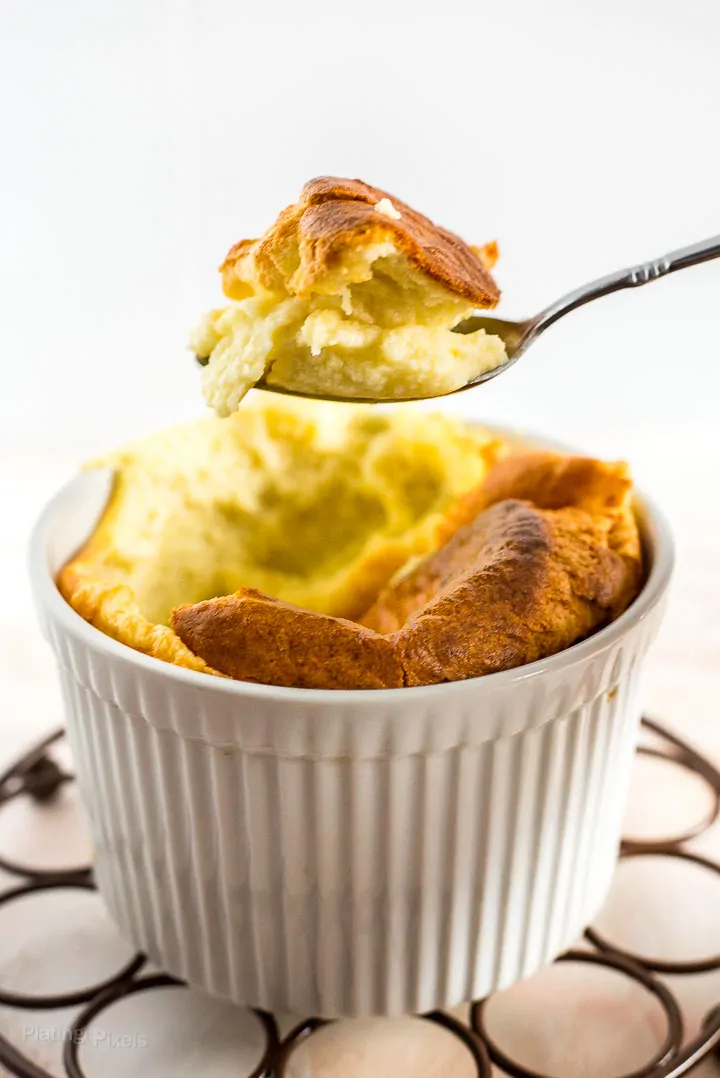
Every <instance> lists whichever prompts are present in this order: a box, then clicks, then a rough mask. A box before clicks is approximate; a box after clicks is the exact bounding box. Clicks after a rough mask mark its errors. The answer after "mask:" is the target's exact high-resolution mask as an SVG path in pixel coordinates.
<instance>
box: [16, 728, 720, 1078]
mask: <svg viewBox="0 0 720 1078" xmlns="http://www.w3.org/2000/svg"><path fill="white" fill-rule="evenodd" d="M643 728H644V729H645V730H646V731H649V732H651V733H652V734H654V735H655V736H656V737H657V738H658V739H659V744H658V745H657V746H656V745H653V746H650V745H641V746H640V747H639V749H638V753H639V754H640V755H644V756H650V757H655V758H660V759H663V760H666V761H669V762H671V763H673V764H675V765H676V766H678V767H681V768H685V769H686V770H688V771H690V772H692V773H693V774H695V775H697V776H698V777H700V778H701V779H702V780H703V781H704V782H705V783H706V784H707V786H708V787H709V788H710V791H711V793H712V804H711V809H710V811H709V812H708V813H707V814H706V815H705V817H704V818H703V819H702V820H701V821H700V822H699V823H697V824H695V825H694V826H693V827H691V828H688V829H687V830H686V831H685V832H684V833H682V834H678V835H673V836H667V837H664V838H659V839H652V840H648V841H645V840H638V839H634V838H625V839H623V842H622V846H621V851H620V857H621V859H627V858H637V857H652V856H659V855H661V856H664V857H671V858H676V859H680V860H683V861H689V862H692V863H693V864H694V865H697V866H699V867H701V868H703V869H705V870H707V871H709V872H713V873H716V874H720V863H718V862H716V861H712V860H710V859H709V858H707V857H701V856H700V855H699V854H696V853H693V852H691V851H689V850H687V849H685V843H687V842H688V841H689V840H690V839H692V838H697V837H698V835H701V834H703V833H704V832H705V831H707V830H708V829H709V828H710V827H711V826H712V825H713V824H714V823H715V821H716V820H717V819H718V818H720V771H719V770H718V769H717V768H716V767H715V766H714V765H713V764H712V763H711V762H710V761H709V760H707V759H706V758H705V757H703V756H702V755H700V753H698V752H697V751H696V750H695V749H693V748H692V747H691V746H690V745H688V744H686V743H685V742H684V741H683V740H682V739H681V738H679V737H678V736H677V735H676V734H673V733H671V732H670V731H669V730H667V729H666V728H665V727H664V726H661V725H660V724H659V723H657V722H655V721H653V720H651V719H648V718H645V719H643ZM63 736H64V731H63V730H56V731H55V732H54V733H52V734H50V735H49V736H48V737H46V738H44V739H43V740H42V741H40V742H39V743H38V744H37V745H36V746H35V747H34V748H32V749H31V750H30V751H29V752H27V753H26V754H25V755H24V756H22V757H21V758H20V759H19V760H17V761H16V762H15V763H14V764H13V765H12V766H11V767H9V768H8V769H7V770H6V771H4V772H3V773H2V774H0V808H2V806H3V805H5V804H7V803H8V802H9V801H12V800H13V799H14V798H17V797H22V796H27V797H30V798H31V799H33V800H34V801H36V802H38V803H44V802H52V801H53V799H55V798H56V796H57V794H58V791H59V790H60V788H61V787H62V786H63V785H64V784H65V783H68V782H72V781H73V779H74V776H73V775H72V774H71V773H69V772H67V771H65V770H63V768H62V767H61V766H60V765H59V764H58V763H57V761H56V760H55V759H54V758H53V756H52V749H53V746H54V745H55V744H56V743H57V742H58V741H59V740H60V739H61V738H62V737H63ZM0 868H1V869H3V870H4V871H5V872H6V873H9V874H10V875H11V876H15V877H17V878H18V880H19V881H20V882H19V883H18V884H17V885H15V886H12V887H10V888H9V889H8V890H6V891H4V892H2V893H0V907H3V906H6V905H7V904H8V903H10V902H12V901H14V900H15V899H19V898H23V897H25V896H27V895H32V894H35V893H37V892H39V891H48V890H53V889H59V888H62V889H67V888H76V889H80V890H85V891H94V890H95V883H94V881H93V873H92V867H91V866H90V865H80V866H78V867H76V868H72V869H65V870H63V871H58V870H52V869H40V868H34V867H32V866H28V865H25V864H19V863H17V862H15V861H11V860H9V859H7V858H5V857H2V856H0ZM585 938H586V940H587V941H588V942H589V943H590V944H592V946H593V947H594V950H588V951H584V950H582V951H581V950H576V951H568V952H567V953H566V954H563V955H561V956H560V957H559V958H558V959H557V961H558V962H561V963H569V962H572V963H584V964H586V965H587V964H589V965H593V966H601V967H604V968H606V969H610V970H613V971H615V972H617V973H619V974H621V975H623V976H625V977H627V978H629V979H630V980H631V981H634V982H636V983H637V984H639V985H640V986H641V987H642V988H644V989H645V990H646V991H647V992H649V993H650V994H651V995H652V996H653V997H654V998H655V999H656V1001H657V1002H658V1003H659V1004H660V1006H661V1007H662V1010H663V1012H664V1015H665V1022H666V1034H665V1039H664V1041H663V1043H662V1044H661V1045H660V1047H659V1048H658V1050H657V1051H656V1053H655V1055H654V1056H653V1057H652V1059H649V1060H648V1061H647V1062H646V1063H645V1065H644V1066H643V1067H641V1068H640V1069H637V1070H634V1071H632V1072H631V1073H628V1074H625V1075H622V1076H619V1078H680V1076H681V1075H684V1074H687V1073H689V1072H690V1071H692V1070H693V1069H694V1068H695V1067H696V1065H697V1064H698V1063H700V1062H701V1061H702V1060H703V1059H705V1058H706V1057H707V1056H709V1055H710V1054H711V1053H713V1052H714V1053H715V1055H716V1057H717V1059H718V1060H720V1006H718V1007H715V1008H713V1010H711V1012H710V1013H709V1014H708V1015H707V1017H706V1019H705V1022H704V1024H703V1028H702V1030H701V1032H700V1033H699V1034H698V1035H697V1036H696V1037H695V1038H694V1039H693V1040H691V1041H690V1042H689V1043H687V1044H684V1045H683V1036H684V1028H683V1017H682V1011H681V1008H680V1004H679V1002H678V1000H677V998H676V997H675V995H674V994H673V993H672V991H671V990H670V989H669V988H668V987H667V986H666V985H665V984H664V983H663V982H662V981H661V980H659V979H658V977H657V974H685V975H688V976H692V975H695V974H700V973H706V972H708V971H710V970H718V969H720V954H715V955H710V956H708V957H707V958H704V959H699V960H697V959H696V960H692V961H686V962H681V961H664V960H662V959H655V958H648V957H645V956H642V955H639V954H633V953H631V952H630V951H627V950H623V949H621V948H620V947H618V946H616V945H615V944H613V943H612V942H611V941H610V940H608V939H606V938H605V937H604V936H603V935H601V934H600V933H599V932H598V931H597V930H595V929H594V928H592V927H590V928H588V929H587V930H586V932H585ZM145 965H146V958H145V956H144V955H142V954H137V955H135V957H134V958H133V959H132V960H131V961H130V962H128V963H126V965H125V966H124V967H123V968H122V969H120V970H119V971H118V972H117V973H116V974H115V975H114V976H113V977H110V978H107V979H105V980H103V981H101V982H99V983H97V984H93V985H90V986H88V987H85V988H82V989H77V990H74V991H71V992H66V993H60V994H53V995H42V996H41V995H29V994H23V993H20V992H13V991H10V990H7V989H2V988H0V1005H4V1006H6V1007H10V1008H15V1009H17V1010H31V1011H52V1010H58V1009H61V1008H64V1007H70V1006H74V1007H80V1008H81V1009H80V1011H79V1013H78V1014H77V1015H76V1017H75V1019H74V1020H73V1022H72V1024H71V1026H70V1027H69V1029H68V1031H67V1032H68V1035H67V1037H66V1038H65V1039H64V1044H63V1065H64V1069H65V1074H66V1075H67V1078H87V1075H86V1072H85V1071H84V1069H83V1065H82V1061H81V1058H80V1057H81V1054H82V1046H83V1043H84V1042H85V1036H86V1034H87V1031H88V1029H89V1028H90V1027H91V1026H92V1024H93V1023H94V1022H95V1021H96V1020H97V1018H98V1016H100V1015H101V1014H103V1012H105V1011H106V1010H107V1009H108V1008H110V1007H112V1006H113V1005H114V1004H116V1003H118V1002H119V1001H121V1000H123V999H127V998H128V997H130V996H134V995H137V994H139V993H143V992H149V991H158V990H162V989H164V988H165V989H167V988H173V989H177V988H178V987H183V982H181V981H177V980H175V979H174V978H172V977H169V976H167V975H166V974H162V973H161V974H148V973H147V972H145V973H143V968H144V967H145ZM486 1003H487V1000H480V1001H478V1002H475V1003H472V1004H471V1006H470V1011H469V1020H468V1022H467V1023H464V1022H461V1021H459V1020H458V1019H456V1018H453V1017H452V1016H451V1015H449V1014H445V1013H444V1012H441V1011H434V1012H432V1013H430V1014H425V1015H421V1016H419V1017H418V1021H421V1022H432V1023H434V1024H435V1025H437V1026H439V1027H441V1028H442V1029H444V1030H445V1031H446V1032H447V1033H449V1034H451V1035H452V1036H454V1037H456V1038H457V1039H458V1040H459V1041H460V1042H461V1044H462V1045H463V1046H464V1048H465V1049H466V1050H467V1052H468V1053H469V1055H470V1057H471V1059H472V1062H473V1065H474V1068H475V1073H476V1074H477V1075H478V1076H479V1078H491V1074H492V1064H494V1065H495V1067H497V1068H499V1069H500V1070H501V1071H502V1072H503V1073H504V1074H506V1075H510V1076H512V1078H552V1076H549V1075H543V1074H541V1073H539V1072H537V1071H534V1070H530V1069H528V1068H527V1067H524V1066H522V1065H521V1064H520V1063H518V1062H517V1061H515V1060H514V1059H513V1058H512V1056H511V1055H510V1054H508V1050H507V1049H505V1048H504V1047H501V1046H500V1045H498V1044H497V1043H496V1042H495V1041H494V1039H493V1038H492V1037H491V1036H490V1034H489V1032H488V1030H487V1028H486V1024H485V1021H484V1014H485V1006H486ZM251 1013H253V1014H254V1015H255V1017H256V1019H257V1021H258V1022H259V1024H260V1026H261V1028H262V1030H263V1033H264V1040H265V1048H264V1052H263V1053H262V1058H261V1059H260V1062H259V1063H258V1064H256V1065H255V1066H254V1068H253V1069H252V1070H251V1071H248V1072H246V1073H245V1074H242V1075H241V1074H239V1073H238V1074H237V1075H236V1078H288V1073H289V1069H288V1065H289V1063H290V1061H291V1058H292V1056H293V1054H294V1053H295V1051H296V1050H297V1049H298V1048H299V1047H300V1046H301V1045H302V1044H304V1043H305V1042H306V1041H307V1039H308V1038H309V1037H312V1036H313V1035H314V1034H315V1033H317V1032H318V1030H321V1029H323V1028H324V1027H326V1026H328V1025H329V1024H330V1023H329V1022H328V1021H326V1020H324V1019H320V1018H310V1019H306V1020H304V1021H302V1022H301V1023H299V1024H298V1025H297V1026H295V1028H294V1029H292V1030H291V1031H290V1032H289V1033H287V1034H286V1035H285V1036H284V1037H281V1036H280V1033H279V1030H278V1026H277V1023H276V1021H275V1019H274V1017H273V1016H272V1015H270V1014H267V1013H266V1012H264V1011H260V1010H253V1011H251ZM0 1065H3V1066H4V1067H5V1068H6V1069H7V1070H8V1071H10V1073H11V1074H14V1075H17V1076H18V1078H57V1076H55V1075H51V1074H50V1073H49V1072H48V1071H46V1070H45V1069H44V1068H43V1067H41V1066H39V1065H38V1064H37V1063H35V1062H33V1061H32V1060H31V1059H30V1058H28V1057H27V1056H26V1055H24V1054H23V1052H22V1051H21V1050H20V1049H19V1048H17V1047H16V1046H14V1045H13V1044H11V1043H10V1041H9V1040H7V1038H5V1037H3V1036H2V1035H0Z"/></svg>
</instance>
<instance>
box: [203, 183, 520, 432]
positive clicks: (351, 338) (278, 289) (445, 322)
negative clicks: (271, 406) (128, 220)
mask: <svg viewBox="0 0 720 1078" xmlns="http://www.w3.org/2000/svg"><path fill="white" fill-rule="evenodd" d="M496 258H497V247H496V245H495V244H494V243H490V244H486V245H485V246H484V247H472V246H469V245H468V244H466V243H465V242H464V241H463V240H461V239H460V238H459V237H458V236H455V235H453V233H451V232H448V231H447V230H446V229H444V228H441V227H440V226H439V225H436V224H434V223H433V222H432V221H430V220H429V219H428V218H427V217H424V216H423V215H422V214H420V213H418V212H417V211H416V210H414V209H412V208H411V207H410V206H408V205H406V203H404V202H402V201H400V200H399V199H397V198H395V197H394V196H391V195H388V194H387V193H386V192H384V191H381V190H379V189H378V188H376V187H371V186H370V185H369V184H366V183H363V182H362V181H361V180H346V179H338V178H334V177H327V176H326V177H320V178H318V179H315V180H311V181H310V182H309V183H307V184H305V186H304V187H303V189H302V192H301V194H300V198H299V200H298V202H297V203H295V204H293V205H291V206H289V207H287V209H285V210H283V212H282V213H281V214H280V216H279V217H278V219H277V221H276V222H275V223H274V225H273V226H272V227H271V228H270V229H269V230H268V231H267V232H266V233H265V234H264V235H263V236H262V237H261V238H260V239H256V240H241V241H240V242H239V243H236V244H235V246H234V247H232V248H231V250H230V251H229V253H228V255H227V257H226V258H225V261H224V262H223V264H222V266H221V274H222V287H223V292H224V294H225V296H226V297H227V299H228V300H230V301H231V302H230V303H228V304H226V305H224V306H222V307H220V308H218V309H216V310H212V311H210V312H209V313H208V314H207V315H205V317H204V318H203V319H202V321H201V322H200V324H199V325H198V326H197V328H196V330H195V331H194V333H193V335H192V339H191V347H192V350H193V351H194V352H195V354H196V355H197V356H198V358H199V359H200V360H201V362H203V363H205V364H206V365H205V368H204V370H203V373H202V387H203V392H204V395H205V399H206V401H207V404H208V405H209V407H211V408H213V409H214V410H215V412H216V413H217V414H218V415H219V416H227V415H230V414H231V413H232V412H234V411H235V409H236V408H237V407H238V405H239V404H240V401H241V400H242V399H243V397H244V396H245V394H246V393H247V392H248V390H249V389H250V388H251V387H252V386H253V385H254V384H255V383H256V382H258V381H259V380H260V379H261V378H264V380H265V382H266V383H268V384H270V385H277V386H282V387H285V388H289V389H293V390H298V391H300V392H304V393H309V394H318V395H320V396H324V395H327V396H336V397H338V396H340V397H350V398H367V399H373V400H374V399H389V400H390V399H401V398H405V397H413V396H435V395H441V394H444V393H449V392H451V391H453V390H455V389H459V388H460V387H462V386H464V385H466V384H467V382H469V381H470V380H471V379H473V378H475V377H477V376H478V375H480V374H483V373H485V372H486V371H488V370H492V369H494V368H495V367H497V366H499V365H500V364H501V363H502V362H504V360H505V358H506V353H505V346H504V344H503V342H502V340H501V339H500V338H499V337H496V336H493V335H490V334H487V333H486V332H485V331H484V330H482V329H478V330H475V331H474V332H467V333H464V332H454V330H455V328H456V327H458V326H459V325H460V324H461V323H462V322H463V321H464V320H465V319H467V318H468V316H469V315H471V314H472V313H473V311H475V310H478V309H487V308H492V307H494V306H495V305H496V304H497V302H498V299H499V296H500V292H499V290H498V287H497V285H496V284H495V281H494V280H493V278H492V276H491V273H490V271H491V269H492V267H493V265H494V264H495V261H496Z"/></svg>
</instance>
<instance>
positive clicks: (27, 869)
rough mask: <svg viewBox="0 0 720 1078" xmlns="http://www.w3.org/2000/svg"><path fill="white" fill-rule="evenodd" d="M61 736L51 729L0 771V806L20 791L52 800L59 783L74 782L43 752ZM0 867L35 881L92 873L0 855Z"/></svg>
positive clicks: (78, 867)
mask: <svg viewBox="0 0 720 1078" xmlns="http://www.w3.org/2000/svg"><path fill="white" fill-rule="evenodd" d="M64 736H65V731H64V730H63V729H59V730H53V732H52V733H51V734H48V735H47V737H44V738H43V739H42V740H41V741H39V742H38V744H37V745H34V746H33V748H31V749H28V751H27V752H26V753H24V754H23V755H22V756H21V757H20V758H19V759H17V760H16V761H15V762H14V763H13V764H11V765H10V767H8V768H6V769H5V771H3V772H2V774H0V808H2V806H3V805H7V804H9V802H10V801H14V800H15V799H16V798H17V797H20V796H22V795H23V794H25V795H27V796H28V797H32V798H34V799H35V800H36V801H37V802H38V803H40V804H45V803H47V802H48V801H50V800H52V798H53V797H54V796H55V794H56V793H57V791H58V790H59V788H60V787H61V786H63V785H65V784H66V783H68V782H73V781H74V778H75V776H74V775H71V774H70V773H69V772H67V771H63V770H62V769H61V768H60V767H59V766H58V765H57V764H56V763H55V761H54V760H53V759H52V758H51V757H50V756H48V754H47V750H48V749H49V748H51V746H52V745H54V744H56V742H58V741H60V739H61V738H63V737H64ZM0 869H2V870H3V871H4V872H7V873H9V874H10V875H11V876H21V877H23V878H25V879H28V880H32V881H34V882H36V883H41V882H42V883H51V882H54V881H58V882H59V881H61V880H67V879H69V878H70V877H74V878H76V879H77V880H80V879H83V878H85V879H89V878H90V877H91V876H92V866H91V865H76V866H71V867H69V868H60V869H52V868H35V867H34V866H32V865H25V864H22V863H20V862H18V861H13V860H11V859H10V858H6V857H4V856H2V855H1V854H0Z"/></svg>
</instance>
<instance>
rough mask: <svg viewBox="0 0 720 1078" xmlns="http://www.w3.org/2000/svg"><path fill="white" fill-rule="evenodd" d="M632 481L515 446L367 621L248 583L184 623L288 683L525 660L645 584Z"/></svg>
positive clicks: (267, 676)
mask: <svg viewBox="0 0 720 1078" xmlns="http://www.w3.org/2000/svg"><path fill="white" fill-rule="evenodd" d="M629 494H630V481H629V479H628V477H627V469H626V468H625V466H624V465H606V464H602V463H601V462H599V461H593V460H590V459H588V458H562V457H559V456H557V455H556V454H550V453H541V454H527V455H523V456H518V457H515V458H509V459H507V460H505V461H501V462H500V463H499V464H497V465H496V466H495V468H494V469H493V470H492V471H491V472H490V474H489V476H488V478H487V480H486V482H485V483H484V484H483V486H482V487H481V488H479V490H478V491H476V492H474V494H473V495H470V496H468V497H467V498H466V499H464V501H463V503H462V506H460V507H458V510H457V512H456V514H455V516H454V518H453V522H452V525H449V526H448V527H449V529H450V530H449V532H448V536H447V541H446V542H445V543H444V545H442V546H441V547H440V548H439V549H438V550H437V551H436V552H435V553H434V554H432V555H430V556H429V557H426V558H424V559H423V560H422V561H421V562H420V563H419V564H418V565H417V566H416V567H415V568H414V569H412V570H411V571H410V572H408V573H407V574H406V575H405V576H403V577H402V578H401V579H400V580H399V581H396V582H395V583H394V584H391V585H390V586H389V587H388V588H386V589H385V591H384V592H383V593H382V594H381V595H380V596H379V598H378V599H377V601H376V602H375V603H374V605H373V606H372V607H371V609H370V610H369V611H368V612H367V614H366V615H365V616H364V617H363V618H362V619H361V622H362V624H355V623H354V622H348V621H342V620H340V619H336V618H330V617H324V616H321V615H317V614H313V613H311V612H309V611H305V610H299V609H298V608H296V607H290V606H288V605H287V604H284V603H279V602H277V601H275V600H272V599H270V598H269V597H267V596H264V595H262V594H261V593H259V592H254V591H249V590H243V591H241V592H238V593H237V594H236V595H235V596H226V597H224V598H221V599H216V600H209V601H208V602H205V603H200V604H197V605H196V606H194V607H181V608H180V609H179V610H178V611H175V612H174V614H173V618H172V624H173V628H174V629H175V631H176V633H177V634H178V636H179V637H180V638H181V640H183V642H184V643H185V644H186V645H187V646H188V647H189V648H190V649H191V650H192V651H193V652H194V653H195V654H196V655H198V656H199V657H201V658H202V659H203V660H204V661H205V662H207V663H208V664H209V665H210V666H212V667H213V668H215V669H217V670H220V671H222V672H223V673H226V674H228V675H229V676H231V677H240V678H242V679H244V680H255V681H266V682H270V683H272V684H276V685H294V686H298V687H312V688H380V687H397V686H400V685H428V684H434V683H437V682H441V681H451V680H460V679H464V678H469V677H477V676H480V675H483V674H487V673H491V672H494V671H498V670H506V669H510V668H512V667H517V666H520V665H523V664H525V663H528V662H533V661H534V660H536V659H541V658H544V657H546V656H548V655H552V654H554V653H556V652H558V651H561V650H563V649H564V648H567V647H569V646H570V645H571V644H573V643H575V642H576V641H578V640H581V639H583V638H584V637H586V636H588V635H589V634H590V633H592V632H594V631H596V630H597V629H599V628H601V627H602V626H603V625H605V624H607V623H608V622H610V621H611V620H612V619H613V618H615V617H617V616H618V615H619V614H620V613H622V611H623V610H624V609H625V608H626V607H627V606H628V604H629V603H630V602H631V601H632V600H633V598H634V597H635V595H636V594H637V591H638V589H639V587H640V583H641V573H642V566H641V558H640V544H639V538H638V534H637V527H636V524H635V521H634V517H633V516H632V512H631V509H630V505H629Z"/></svg>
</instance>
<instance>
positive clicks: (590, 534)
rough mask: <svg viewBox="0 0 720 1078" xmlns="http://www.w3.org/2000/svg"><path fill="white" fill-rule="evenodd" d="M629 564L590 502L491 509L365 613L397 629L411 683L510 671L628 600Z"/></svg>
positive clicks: (589, 628) (575, 636)
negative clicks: (615, 548)
mask: <svg viewBox="0 0 720 1078" xmlns="http://www.w3.org/2000/svg"><path fill="white" fill-rule="evenodd" d="M628 575H629V574H628V568H627V567H626V565H625V563H624V561H623V559H622V558H621V557H619V556H618V555H617V554H615V553H614V552H613V551H612V550H610V549H609V548H608V546H607V527H606V526H604V524H603V522H602V521H598V520H594V519H593V518H592V517H591V516H590V515H589V514H588V513H586V512H585V511H584V510H581V509H572V508H569V509H558V510H540V509H536V508H535V507H534V506H532V505H530V504H528V503H526V502H517V501H502V502H498V503H497V504H496V505H494V506H492V507H491V508H490V509H486V510H485V511H484V512H483V513H481V514H480V515H479V516H478V517H476V518H475V520H474V521H472V522H471V523H470V524H468V525H466V526H465V527H464V528H462V529H460V531H459V532H457V533H456V535H455V536H454V537H453V538H452V539H451V540H450V542H449V543H447V544H446V545H445V547H443V548H442V549H441V550H440V551H438V552H437V553H436V554H434V555H433V556H432V557H430V558H427V559H426V560H425V561H424V562H423V563H422V564H421V565H419V566H418V567H417V568H416V569H415V571H414V572H411V573H410V574H408V576H407V577H405V578H404V579H403V580H401V581H400V582H399V584H398V585H396V587H395V588H390V589H388V591H387V592H386V593H385V594H384V595H383V596H381V598H380V599H379V600H378V602H377V604H376V605H375V607H374V608H373V609H372V610H371V611H370V612H369V613H368V615H367V616H366V618H364V619H363V621H364V623H365V624H366V625H368V626H370V627H373V628H376V629H377V630H378V631H380V632H382V633H384V634H388V633H389V634H391V637H392V639H393V640H394V642H395V645H396V647H397V649H398V652H399V655H400V657H401V661H402V665H403V669H404V671H405V683H406V684H407V685H427V684H431V683H434V682H438V681H455V680H459V679H462V678H467V677H479V676H481V675H484V674H489V673H494V672H496V671H498V670H509V669H511V668H513V667H517V666H522V665H524V664H525V663H529V662H534V661H535V660H536V659H541V658H544V657H546V656H548V655H553V654H555V653H556V652H558V651H562V650H564V649H565V648H567V647H569V646H570V645H571V644H573V643H575V642H576V641H577V640H581V639H583V638H584V637H586V636H588V635H589V633H591V632H593V631H594V630H596V629H598V628H600V627H601V626H602V625H604V624H606V623H607V622H609V621H610V620H612V618H613V617H615V616H617V614H619V613H620V612H621V610H622V609H623V608H624V606H625V605H626V602H627V598H628Z"/></svg>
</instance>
